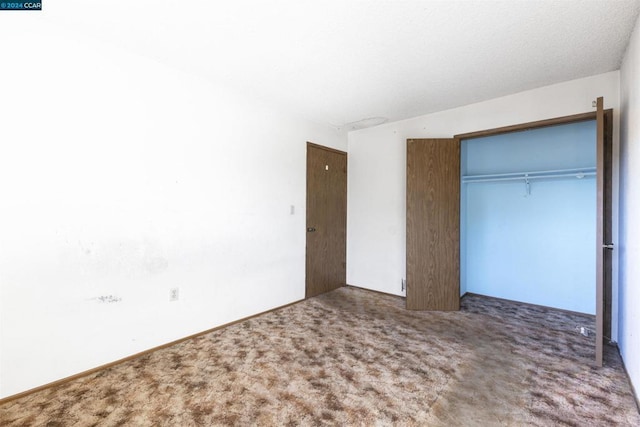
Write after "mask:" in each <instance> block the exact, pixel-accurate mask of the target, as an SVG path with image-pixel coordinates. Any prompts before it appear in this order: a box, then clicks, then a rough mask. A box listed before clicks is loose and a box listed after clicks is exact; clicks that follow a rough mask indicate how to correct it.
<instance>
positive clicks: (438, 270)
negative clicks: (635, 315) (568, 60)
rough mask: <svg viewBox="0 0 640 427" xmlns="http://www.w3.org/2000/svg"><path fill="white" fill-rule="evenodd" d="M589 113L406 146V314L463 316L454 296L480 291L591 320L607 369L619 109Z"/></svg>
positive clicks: (598, 357)
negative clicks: (615, 112) (615, 136)
mask: <svg viewBox="0 0 640 427" xmlns="http://www.w3.org/2000/svg"><path fill="white" fill-rule="evenodd" d="M593 106H594V107H595V111H593V112H587V113H580V114H575V115H571V116H564V117H556V118H549V119H544V120H539V121H536V122H529V123H522V124H514V125H510V126H505V127H502V128H494V129H485V130H478V131H475V132H468V133H464V134H458V135H454V136H453V138H445V139H442V138H440V139H433V138H429V139H425V138H422V139H407V189H406V195H407V210H406V211H407V222H406V229H407V247H406V253H407V257H406V260H407V262H406V271H407V282H406V285H407V298H406V304H407V308H409V309H413V310H457V309H458V307H459V304H458V301H457V298H459V296H460V295H463V294H464V293H466V292H473V293H478V294H484V295H489V296H493V297H500V298H506V299H512V300H517V301H523V302H528V303H533V304H539V305H546V306H551V307H556V308H561V309H565V310H571V311H579V312H584V313H590V314H594V313H595V320H596V321H595V329H596V330H595V336H596V340H595V364H596V366H602V353H603V343H604V342H606V341H608V337H610V336H611V335H610V333H611V332H610V331H611V301H612V296H611V292H612V287H611V277H612V259H613V249H614V247H613V242H612V228H611V227H612V139H613V138H612V135H613V118H612V117H613V112H612V110H604V100H603V98H602V97H599V98H598V99H597V100H596V101H594V102H593ZM461 141H462V142H461ZM454 171H455V173H454ZM456 201H457V202H456ZM458 219H459V221H458Z"/></svg>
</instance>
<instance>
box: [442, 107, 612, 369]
mask: <svg viewBox="0 0 640 427" xmlns="http://www.w3.org/2000/svg"><path fill="white" fill-rule="evenodd" d="M597 102H598V103H599V106H600V108H602V99H601V98H599V99H598V101H597ZM603 112H604V136H603V138H604V141H603V142H604V145H605V147H604V156H603V161H604V165H602V171H603V173H604V175H605V176H603V178H602V179H604V187H603V190H604V194H603V195H601V194H598V195H597V196H598V198H600V197H602V205H603V206H602V207H603V209H604V212H603V215H604V218H603V220H604V222H605V224H607V220H608V224H607V226H605V229H604V230H603V237H604V240H605V242H606V243H610V242H611V239H612V233H611V227H612V223H613V210H612V208H613V204H612V203H613V200H612V197H613V156H612V149H613V109H607V110H604V111H603ZM591 120H593V121H597V120H598V111H590V112H588V113H580V114H573V115H569V116H562V117H555V118H551V119H545V120H538V121H534V122H528V123H521V124H516V125H510V126H503V127H499V128H493V129H486V130H481V131H475V132H467V133H462V134H457V135H454V138H459V139H460V141H462V140H463V139H473V138H481V137H485V136H493V135H500V134H505V133H512V132H523V131H527V130H533V129H540V128H544V127H549V126H556V125H564V124H570V123H578V122H584V121H591ZM596 139H598V135H596ZM594 142H595V143H596V149H597V145H598V143H597V140H596V141H594ZM598 178H600V177H598ZM605 178H607V179H605ZM599 206H600V203H599V204H598V208H599ZM600 226H601V225H600V224H597V227H600ZM605 242H596V244H597V247H596V250H597V251H600V252H602V248H601V245H602V243H605ZM607 258H608V259H607ZM604 264H605V265H604V268H605V271H606V273H607V274H608V275H609V278H608V280H605V281H604V283H603V285H602V286H599V283H598V278H597V277H596V283H597V286H596V287H597V289H596V332H597V333H596V335H600V336H601V337H602V339H598V336H596V365H598V366H601V365H602V341H603V339H605V338H606V339H607V340H608V341H609V342H610V341H611V306H612V286H613V274H612V273H613V272H612V261H611V256H609V257H605V260H604ZM597 274H598V272H596V275H597ZM601 327H602V329H600V328H601Z"/></svg>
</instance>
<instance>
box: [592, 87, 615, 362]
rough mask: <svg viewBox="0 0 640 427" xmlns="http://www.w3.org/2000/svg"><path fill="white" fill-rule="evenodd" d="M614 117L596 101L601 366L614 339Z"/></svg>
mask: <svg viewBox="0 0 640 427" xmlns="http://www.w3.org/2000/svg"><path fill="white" fill-rule="evenodd" d="M612 131H613V124H612V114H611V111H610V110H608V111H606V112H605V111H604V100H603V98H602V97H600V98H598V99H597V101H596V168H597V170H596V176H597V206H596V221H597V223H596V355H595V360H596V365H597V366H602V360H603V345H604V342H605V339H607V341H610V340H611V271H612V257H613V244H612V156H613V154H612V145H613V142H612V139H613V138H612V133H613V132H612Z"/></svg>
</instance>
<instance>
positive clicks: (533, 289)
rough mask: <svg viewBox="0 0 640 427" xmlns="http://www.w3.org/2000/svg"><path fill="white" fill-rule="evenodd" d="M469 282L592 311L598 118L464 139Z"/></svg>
mask: <svg viewBox="0 0 640 427" xmlns="http://www.w3.org/2000/svg"><path fill="white" fill-rule="evenodd" d="M460 169H461V191H460V196H461V197H460V198H461V210H460V214H461V223H460V225H461V227H460V249H461V251H460V261H461V262H460V276H461V288H462V290H463V291H466V292H471V293H476V294H482V295H489V296H493V297H498V298H505V299H509V300H515V301H522V302H527V303H532V304H538V305H544V306H549V307H554V308H560V309H564V310H570V311H576V312H581V313H587V314H592V315H595V313H596V310H595V301H596V294H595V292H596V283H595V279H596V278H595V268H596V196H597V189H596V122H595V120H589V121H582V122H576V123H568V124H562V125H556V126H549V127H543V128H537V129H532V130H526V131H521V132H511V133H504V134H499V135H492V136H487V137H482V138H473V139H462V140H461V167H460Z"/></svg>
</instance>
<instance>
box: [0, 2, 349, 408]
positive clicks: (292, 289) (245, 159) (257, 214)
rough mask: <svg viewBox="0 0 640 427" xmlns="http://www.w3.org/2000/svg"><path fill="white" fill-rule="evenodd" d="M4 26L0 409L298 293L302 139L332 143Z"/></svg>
mask: <svg viewBox="0 0 640 427" xmlns="http://www.w3.org/2000/svg"><path fill="white" fill-rule="evenodd" d="M4 15H13V16H12V17H11V18H12V19H9V18H8V17H7V16H3V17H1V18H6V19H3V20H2V21H1V22H0V39H1V40H2V62H3V67H2V72H1V74H2V83H0V84H1V92H2V95H1V100H0V236H2V237H1V239H0V240H1V242H2V243H1V245H0V397H6V396H9V395H12V394H15V393H18V392H21V391H25V390H27V389H30V388H33V387H36V386H39V385H42V384H45V383H48V382H51V381H54V380H58V379H61V378H63V377H66V376H69V375H72V374H76V373H78V372H81V371H84V370H87V369H90V368H94V367H96V366H99V365H101V364H105V363H108V362H111V361H114V360H117V359H119V358H123V357H126V356H128V355H131V354H134V353H137V352H140V351H143V350H145V349H149V348H151V347H154V346H157V345H160V344H163V343H166V342H170V341H172V340H175V339H178V338H181V337H184V336H186V335H189V334H193V333H197V332H200V331H203V330H206V329H208V328H212V327H215V326H217V325H220V324H223V323H225V322H229V321H233V320H235V319H239V318H242V317H244V316H249V315H251V314H255V313H257V312H260V311H264V310H268V309H271V308H273V307H276V306H280V305H283V304H286V303H289V302H292V301H296V300H299V299H301V298H304V274H305V273H304V268H305V261H304V254H305V220H304V218H305V168H306V166H305V165H306V163H305V158H306V141H313V142H316V143H318V144H323V145H328V146H331V147H334V148H338V149H343V150H344V149H346V138H345V137H344V136H340V135H338V134H337V133H335V132H334V131H333V130H331V129H329V128H327V127H323V126H319V125H316V124H313V123H310V122H307V121H304V120H302V119H299V118H296V117H295V116H293V115H289V114H285V113H282V112H278V111H276V109H274V108H271V107H270V106H269V105H264V104H261V103H259V102H257V101H252V100H247V99H243V98H241V97H239V96H237V95H236V94H235V93H233V92H231V91H229V90H227V89H225V88H223V87H219V86H215V85H212V84H210V83H207V82H205V81H203V80H199V79H198V78H194V77H193V76H190V75H185V74H181V73H179V72H177V71H174V70H172V69H168V68H166V67H164V66H162V65H160V64H158V63H156V62H154V61H151V60H147V59H145V58H143V57H137V56H133V55H130V54H128V53H126V52H124V51H121V50H118V49H115V48H112V47H110V46H107V45H103V44H100V43H99V42H97V41H95V40H93V41H92V40H85V39H84V38H83V37H82V36H79V35H75V34H71V33H66V32H65V31H64V30H62V29H58V28H52V27H49V26H47V25H46V24H45V23H44V22H43V21H39V20H38V19H37V18H36V19H26V18H25V19H19V18H18V17H17V16H16V14H4ZM26 15H29V14H24V15H21V16H23V17H24V16H26ZM31 16H33V15H31ZM291 205H293V206H295V214H294V215H291V214H290V206H291ZM173 287H179V291H180V299H179V301H176V302H169V290H170V288H173ZM100 297H113V300H115V301H114V302H103V301H101V300H100Z"/></svg>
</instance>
